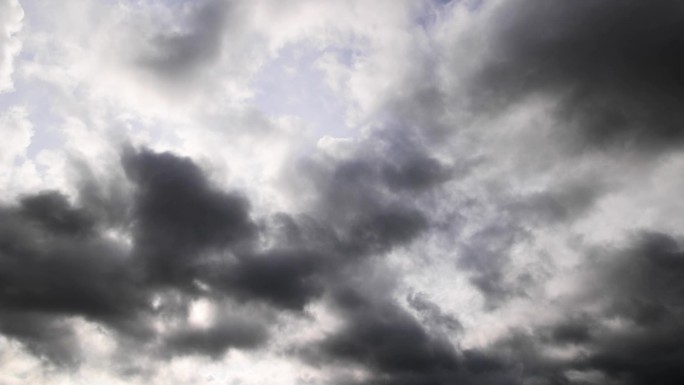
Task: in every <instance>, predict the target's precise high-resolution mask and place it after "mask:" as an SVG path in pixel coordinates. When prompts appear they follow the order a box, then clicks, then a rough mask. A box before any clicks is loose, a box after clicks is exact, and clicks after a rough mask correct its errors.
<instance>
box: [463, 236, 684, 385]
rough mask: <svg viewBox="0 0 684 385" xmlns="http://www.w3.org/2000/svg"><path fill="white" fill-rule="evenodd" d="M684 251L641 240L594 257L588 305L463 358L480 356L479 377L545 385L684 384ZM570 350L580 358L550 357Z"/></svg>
mask: <svg viewBox="0 0 684 385" xmlns="http://www.w3.org/2000/svg"><path fill="white" fill-rule="evenodd" d="M682 245H683V243H682V241H681V239H680V238H677V237H673V236H670V235H667V234H661V233H642V234H640V235H638V236H635V237H634V238H633V239H632V240H631V243H630V244H629V245H627V246H625V247H623V248H619V249H601V250H599V251H596V253H598V254H597V255H596V257H597V258H595V259H591V260H590V261H589V262H587V264H586V266H585V267H584V269H586V271H585V274H584V278H585V279H586V280H587V282H586V283H585V284H584V285H583V286H582V287H581V289H580V291H581V295H580V297H581V298H582V299H581V300H579V301H577V300H575V301H572V300H569V301H568V303H567V305H566V307H565V312H566V313H565V314H564V316H563V317H561V319H560V320H558V321H557V322H554V323H551V324H549V325H546V326H541V327H536V328H530V329H528V330H527V331H521V330H519V331H512V332H510V333H509V334H508V335H507V336H505V337H504V338H502V339H501V340H500V341H498V342H496V343H494V344H493V345H492V346H490V347H488V348H487V349H485V350H481V351H476V352H465V353H464V357H468V356H473V355H474V356H475V357H476V358H477V359H476V360H475V363H473V365H475V366H476V367H477V368H479V369H477V370H481V371H489V370H501V369H502V368H511V367H516V366H517V367H519V368H520V370H519V374H520V376H521V377H520V378H521V379H525V380H526V381H533V380H534V381H537V382H535V383H541V384H565V383H567V384H575V383H591V384H593V383H614V384H619V385H642V384H643V385H646V384H656V383H657V384H673V385H674V384H679V383H681V382H682V381H683V380H684V370H682V368H681V365H680V363H681V361H682V359H684V332H682V328H681V323H682V320H683V317H684V285H682V281H683V279H682V278H684V247H683V246H682ZM561 314H562V313H561ZM618 325H619V326H618ZM570 346H572V347H574V348H575V349H576V350H577V351H578V353H575V354H572V355H570V356H565V357H563V356H560V357H558V356H555V357H554V356H553V355H551V354H549V352H550V351H552V349H556V348H558V347H565V348H567V347H570ZM466 362H467V361H466ZM465 365H466V366H467V363H466V364H465ZM473 370H475V369H473ZM570 372H575V373H587V372H592V373H594V374H597V373H598V374H599V375H601V376H603V377H601V378H599V379H597V380H596V381H598V382H591V381H589V382H581V381H578V380H577V381H575V380H572V379H571V378H570V377H568V373H570ZM523 383H526V382H523Z"/></svg>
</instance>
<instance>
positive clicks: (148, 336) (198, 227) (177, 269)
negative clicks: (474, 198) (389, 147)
mask: <svg viewBox="0 0 684 385" xmlns="http://www.w3.org/2000/svg"><path fill="white" fill-rule="evenodd" d="M365 164H366V165H368V166H369V167H370V168H372V169H373V172H372V173H371V174H372V175H371V174H365V171H364V168H365V167H366V166H359V165H356V164H351V163H344V162H342V163H340V164H335V165H334V166H333V168H332V170H328V171H325V176H321V177H320V179H318V180H317V183H321V184H322V185H325V186H326V187H325V188H324V189H322V190H321V191H322V194H321V195H320V196H319V198H320V205H319V206H316V207H315V209H314V210H312V211H311V212H310V213H308V214H302V215H297V216H290V215H287V214H282V213H281V214H276V215H274V216H272V217H269V218H270V219H268V220H259V221H254V220H253V219H252V218H251V214H250V205H249V202H248V201H247V199H246V198H244V197H242V196H241V195H239V194H237V193H235V192H226V191H223V190H221V189H219V188H217V187H216V186H214V185H212V183H211V182H210V181H209V180H208V178H207V177H206V175H205V174H204V172H203V171H202V169H200V167H198V166H197V165H196V164H195V163H194V162H193V161H192V160H190V159H188V158H184V157H180V156H176V155H174V154H171V153H156V152H152V151H149V150H147V149H139V150H136V149H132V148H128V149H126V150H125V151H124V152H123V154H122V157H121V166H122V169H123V171H121V172H120V173H119V174H118V175H119V177H120V178H122V180H119V181H118V182H116V183H104V182H103V181H100V180H96V179H94V178H93V177H92V175H91V174H89V173H87V172H85V173H82V175H84V176H87V175H91V180H86V181H85V182H84V185H83V188H82V191H81V193H80V198H81V199H80V200H78V201H77V202H76V203H71V202H70V201H69V199H67V197H66V196H64V195H62V194H60V193H58V192H43V193H40V194H36V195H31V196H25V197H23V198H22V199H21V200H19V201H18V202H17V203H16V204H14V205H9V206H6V207H2V208H1V209H0V216H1V217H2V221H0V308H1V310H2V316H0V320H1V321H2V322H0V332H2V333H3V334H5V335H6V336H9V337H11V338H15V339H17V340H18V341H20V342H22V343H23V344H24V346H26V347H27V349H29V351H31V352H33V353H34V354H36V355H37V356H40V357H44V358H46V359H47V360H49V361H51V362H53V363H58V364H61V365H66V364H69V365H75V364H78V362H79V361H80V357H81V356H82V353H83V352H82V351H81V350H80V347H79V344H78V339H76V338H75V337H73V338H72V337H69V336H75V334H74V333H75V331H74V330H73V327H74V326H73V323H72V322H71V321H70V320H73V319H77V318H84V319H86V320H88V321H90V322H94V323H96V324H99V325H102V326H105V327H106V328H107V330H109V331H112V332H113V333H114V336H115V337H116V338H117V339H121V341H124V340H125V341H129V343H128V344H123V345H121V346H122V347H121V348H122V349H151V350H147V351H150V352H165V353H163V354H162V353H159V354H161V356H163V357H167V358H168V357H172V356H174V355H178V354H181V355H182V354H204V355H208V356H210V357H214V358H216V357H220V356H221V355H222V354H223V353H225V352H226V351H227V350H229V349H252V348H256V347H259V346H262V345H263V344H265V343H266V341H267V339H268V338H269V335H270V328H271V327H272V326H273V322H274V319H273V318H272V317H271V318H268V317H267V319H254V320H249V321H247V320H246V319H244V318H240V317H238V318H234V317H233V318H231V317H228V318H225V317H224V318H219V319H218V320H217V321H216V323H214V324H212V325H209V326H208V327H206V328H197V327H194V326H186V327H180V328H175V329H170V330H168V331H165V332H160V331H158V330H154V328H153V327H152V322H153V320H154V318H155V317H162V318H169V319H171V318H179V317H180V318H181V319H182V318H183V317H186V316H187V311H188V306H189V303H190V302H189V301H190V300H191V299H192V298H196V297H197V296H204V297H206V298H208V299H210V300H214V301H223V300H232V301H235V300H236V301H237V302H238V306H237V308H236V310H235V311H236V312H237V313H236V314H237V315H239V314H240V312H241V311H242V310H240V309H242V307H243V306H252V305H259V306H260V305H264V304H265V305H267V307H266V308H270V309H276V310H287V311H291V312H303V311H305V308H306V305H307V304H309V303H310V302H311V301H314V300H316V299H317V298H321V297H322V296H323V295H324V293H326V292H327V291H328V290H329V288H330V285H332V284H334V285H337V284H338V283H341V282H344V280H345V278H344V275H343V274H340V272H341V271H345V270H346V269H348V267H350V266H353V265H354V264H356V263H358V261H363V260H365V259H368V258H373V257H374V256H376V255H379V254H382V253H385V252H387V251H389V250H390V249H392V248H394V247H398V246H401V245H405V244H408V243H409V242H411V241H412V240H413V239H415V238H416V237H417V236H418V235H420V234H421V233H422V232H423V231H425V230H426V229H427V228H428V222H427V219H426V218H425V216H424V214H423V213H422V212H421V211H420V210H419V209H417V208H416V207H414V205H413V204H409V203H408V202H403V200H402V199H399V197H397V198H396V199H393V201H391V202H385V201H384V200H383V199H381V196H382V194H386V193H387V190H386V189H387V188H388V185H389V182H388V181H387V179H385V177H384V176H383V173H382V172H381V171H380V170H381V167H378V166H377V165H375V164H373V163H372V162H370V161H369V162H366V163H365ZM82 166H83V165H82ZM114 174H116V173H114ZM368 176H370V178H367V177H368ZM113 178H114V179H116V178H118V177H113ZM418 178H419V179H420V177H418ZM428 179H429V178H428ZM418 184H423V182H419V183H418ZM122 189H123V190H126V191H123V190H122ZM110 190H112V191H110ZM110 232H114V234H119V235H114V236H113V237H112V236H110V235H109V234H110ZM120 237H123V238H120ZM121 239H128V241H126V242H123V243H122V241H121ZM263 239H270V241H271V242H273V243H272V244H273V248H270V249H261V248H260V247H258V245H259V242H260V240H263ZM164 293H167V294H164ZM173 293H176V294H173ZM159 295H162V296H161V297H159ZM155 298H162V301H161V302H160V303H157V302H155V301H158V299H155ZM173 298H176V299H173ZM169 301H170V302H169ZM369 306H370V305H367V306H366V308H368V307H369ZM383 306H385V305H383ZM386 306H389V308H391V309H394V310H392V311H393V312H395V313H397V314H399V315H401V316H402V317H404V316H406V317H408V315H403V313H401V312H400V310H399V307H397V306H396V305H386ZM345 314H347V315H349V317H350V319H349V322H350V323H354V322H355V321H354V317H356V316H357V315H356V313H354V312H347V313H345ZM257 317H259V316H257ZM369 317H370V318H369V320H370V321H373V322H375V321H376V320H375V318H374V317H375V316H372V315H370V316H369ZM407 319H408V318H407ZM364 322H365V321H364ZM407 322H408V321H407ZM377 323H378V325H376V326H375V328H376V329H377V330H379V331H381V332H382V329H383V328H385V327H388V328H389V330H388V331H387V333H389V334H396V333H397V332H396V331H393V329H392V328H393V326H392V325H391V323H384V322H380V321H378V322H377ZM398 327H399V328H400V329H401V328H402V327H403V326H401V325H399V326H398ZM408 328H409V329H410V331H411V332H412V333H414V334H415V339H416V341H418V342H420V343H424V344H428V345H429V344H432V343H433V341H432V340H431V339H430V338H428V337H427V334H425V332H424V331H422V329H421V328H420V325H419V324H413V325H412V326H408ZM396 337H397V336H393V337H392V338H396ZM423 340H424V341H423ZM428 340H429V341H430V342H428ZM434 343H436V342H434ZM438 345H439V344H438ZM439 346H441V345H439ZM446 346H447V345H444V347H443V348H444V349H446ZM425 349H429V347H426V348H425ZM440 349H441V348H440ZM369 354H370V353H369ZM435 354H438V355H439V354H442V353H439V352H438V353H435ZM378 359H379V360H380V366H381V368H384V367H385V366H386V365H390V364H389V362H390V361H391V360H392V358H390V357H387V358H382V357H380V358H378ZM417 365H423V364H417ZM426 365H427V364H426ZM383 370H384V369H383Z"/></svg>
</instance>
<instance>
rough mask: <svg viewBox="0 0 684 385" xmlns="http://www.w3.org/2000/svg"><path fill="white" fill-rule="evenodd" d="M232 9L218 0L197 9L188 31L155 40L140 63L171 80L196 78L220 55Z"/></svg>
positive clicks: (162, 36)
mask: <svg viewBox="0 0 684 385" xmlns="http://www.w3.org/2000/svg"><path fill="white" fill-rule="evenodd" d="M229 6H230V4H229V2H226V1H216V0H214V1H205V2H204V3H203V4H200V5H198V6H196V9H195V10H194V13H193V14H192V15H191V16H192V17H191V20H190V21H189V23H188V24H189V25H188V26H187V27H186V30H185V31H182V32H166V33H162V34H159V35H157V36H155V37H154V38H153V39H152V40H151V41H150V43H151V49H150V51H151V52H146V53H144V54H143V55H142V56H141V57H140V58H139V59H138V60H139V63H140V64H141V65H142V66H144V67H147V68H149V69H150V70H152V71H153V72H154V73H157V74H159V75H160V76H163V77H167V78H169V79H171V80H173V79H176V80H177V79H178V78H179V77H180V78H182V77H186V76H190V75H193V74H196V73H197V71H198V70H201V69H202V68H203V67H205V66H206V65H207V64H208V63H211V62H212V61H214V60H216V59H218V58H219V57H220V55H221V48H222V44H223V40H224V36H223V34H224V32H225V29H226V27H227V23H228V13H229V11H230V10H229Z"/></svg>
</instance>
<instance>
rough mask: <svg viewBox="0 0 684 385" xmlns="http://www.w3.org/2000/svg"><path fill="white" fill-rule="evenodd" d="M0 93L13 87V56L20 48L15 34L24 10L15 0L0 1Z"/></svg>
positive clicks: (19, 26)
mask: <svg viewBox="0 0 684 385" xmlns="http://www.w3.org/2000/svg"><path fill="white" fill-rule="evenodd" d="M0 14H2V16H0V93H1V92H6V91H11V90H12V89H13V83H12V74H13V72H14V57H15V56H16V55H17V54H18V53H19V50H20V49H21V41H20V40H19V38H18V37H17V36H16V34H17V33H18V32H19V31H20V30H21V28H22V20H23V18H24V11H23V9H22V7H21V5H20V4H19V2H18V1H16V0H3V1H2V2H0Z"/></svg>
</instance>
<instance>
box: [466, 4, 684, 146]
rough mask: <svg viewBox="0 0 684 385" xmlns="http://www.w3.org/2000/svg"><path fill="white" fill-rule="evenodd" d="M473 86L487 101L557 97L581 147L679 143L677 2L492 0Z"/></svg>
mask: <svg viewBox="0 0 684 385" xmlns="http://www.w3.org/2000/svg"><path fill="white" fill-rule="evenodd" d="M489 21H490V22H491V25H492V27H491V28H492V29H491V31H490V33H489V36H490V38H489V40H488V44H489V47H490V48H491V49H490V50H489V51H490V52H491V53H490V54H489V57H488V59H487V60H486V62H485V64H484V65H483V66H482V68H483V70H482V72H481V73H480V74H479V75H478V77H477V79H478V80H477V81H476V82H475V83H474V84H475V86H474V87H473V90H472V91H473V93H474V94H477V95H479V97H482V98H483V99H481V101H485V102H486V103H488V104H490V106H492V107H494V108H498V107H501V106H502V105H507V104H511V103H515V101H516V100H521V98H523V97H524V96H527V95H532V94H537V95H539V94H541V95H545V94H549V95H552V96H553V97H558V98H560V100H561V105H560V107H559V110H558V111H557V112H558V119H559V121H561V122H562V123H561V126H562V127H561V129H562V130H564V132H563V134H567V135H570V136H571V137H572V134H571V133H572V132H575V133H578V134H579V135H578V137H577V138H575V139H579V140H580V143H581V145H588V146H600V147H603V146H605V147H617V148H636V149H640V150H646V151H658V150H661V149H666V148H672V147H673V146H678V145H680V144H681V143H682V141H683V140H684V129H683V128H682V127H683V122H684V120H683V118H684V115H683V114H682V112H681V108H680V107H679V104H680V100H681V99H682V97H683V96H684V70H683V68H684V6H683V4H682V3H681V2H679V1H670V0H657V1H649V2H644V1H639V0H625V1H593V0H579V1H571V2H568V1H559V0H553V1H542V0H515V1H509V2H502V4H501V6H500V7H499V8H498V9H497V10H496V11H495V13H494V16H493V17H492V19H491V20H489Z"/></svg>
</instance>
